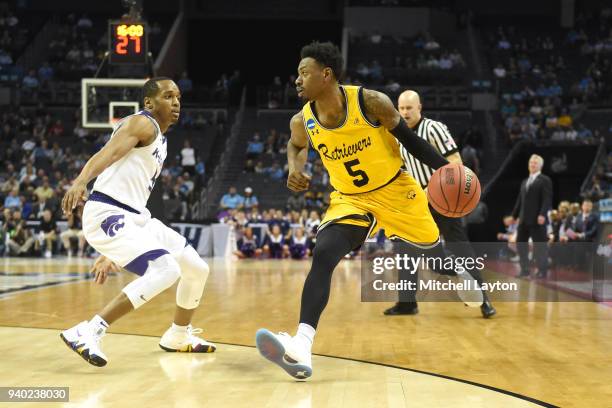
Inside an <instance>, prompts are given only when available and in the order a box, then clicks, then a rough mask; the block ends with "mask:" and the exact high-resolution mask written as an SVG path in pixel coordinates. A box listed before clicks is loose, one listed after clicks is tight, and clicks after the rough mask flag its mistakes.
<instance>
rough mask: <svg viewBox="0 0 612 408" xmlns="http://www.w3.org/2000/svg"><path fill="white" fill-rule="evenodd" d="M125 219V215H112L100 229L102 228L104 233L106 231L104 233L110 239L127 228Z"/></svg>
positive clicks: (103, 222)
mask: <svg viewBox="0 0 612 408" xmlns="http://www.w3.org/2000/svg"><path fill="white" fill-rule="evenodd" d="M124 218H125V215H122V214H121V215H111V216H110V217H108V218H107V219H105V220H104V221H102V224H101V225H100V228H102V231H104V233H105V234H106V235H108V236H109V237H114V236H115V235H116V234H117V232H118V231H119V230H120V229H121V228H123V227H125V221H124V220H123V219H124Z"/></svg>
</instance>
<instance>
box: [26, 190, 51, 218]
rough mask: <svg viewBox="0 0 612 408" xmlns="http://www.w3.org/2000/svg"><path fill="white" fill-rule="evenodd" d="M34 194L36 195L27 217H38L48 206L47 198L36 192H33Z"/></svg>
mask: <svg viewBox="0 0 612 408" xmlns="http://www.w3.org/2000/svg"><path fill="white" fill-rule="evenodd" d="M34 196H35V197H36V201H34V203H33V205H32V210H31V212H30V215H29V217H28V218H30V219H39V218H41V217H42V216H43V212H44V211H45V209H47V208H49V207H48V206H47V200H46V198H45V197H39V196H37V195H36V194H34ZM51 211H53V209H51Z"/></svg>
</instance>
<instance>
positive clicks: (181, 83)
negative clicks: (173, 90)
mask: <svg viewBox="0 0 612 408" xmlns="http://www.w3.org/2000/svg"><path fill="white" fill-rule="evenodd" d="M176 84H177V85H178V87H179V89H180V90H181V93H184V94H189V93H191V92H192V91H193V81H192V80H191V79H190V78H189V76H188V75H187V71H183V73H182V74H181V78H180V79H179V80H178V81H176Z"/></svg>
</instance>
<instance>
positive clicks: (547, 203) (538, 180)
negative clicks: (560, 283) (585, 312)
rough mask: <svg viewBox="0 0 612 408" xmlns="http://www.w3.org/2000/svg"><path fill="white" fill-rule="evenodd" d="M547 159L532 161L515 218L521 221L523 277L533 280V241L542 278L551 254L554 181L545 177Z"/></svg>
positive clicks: (539, 158)
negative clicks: (548, 219)
mask: <svg viewBox="0 0 612 408" xmlns="http://www.w3.org/2000/svg"><path fill="white" fill-rule="evenodd" d="M543 165H544V159H543V158H542V157H540V156H538V155H536V154H534V155H532V156H531V157H530V158H529V165H528V168H529V177H528V178H527V179H525V180H523V182H522V183H521V190H520V192H519V196H518V199H517V200H516V204H515V205H514V211H512V216H513V217H514V218H515V219H516V218H517V217H518V219H519V222H518V229H517V237H516V241H517V247H518V252H519V257H520V265H521V273H520V275H519V277H526V276H529V258H528V245H527V241H529V238H530V237H531V239H532V240H533V242H534V255H535V260H536V263H537V266H538V274H537V277H538V278H546V274H547V271H548V253H547V252H548V251H547V248H546V244H544V242H546V215H547V213H548V210H550V208H551V206H552V181H551V180H550V178H549V177H548V176H546V175H544V174H542V166H543Z"/></svg>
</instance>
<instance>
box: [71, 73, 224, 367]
mask: <svg viewBox="0 0 612 408" xmlns="http://www.w3.org/2000/svg"><path fill="white" fill-rule="evenodd" d="M143 96H144V110H142V111H140V112H138V113H136V114H134V115H131V116H128V117H126V118H124V119H123V120H121V121H120V122H119V123H118V124H117V126H116V127H115V129H114V131H113V134H112V136H111V139H110V140H109V141H108V143H107V144H106V145H105V146H104V147H103V148H102V149H101V150H100V151H99V152H98V153H96V154H94V155H93V156H92V157H91V158H90V159H89V161H88V162H87V163H86V164H85V166H84V167H83V170H82V171H81V174H80V175H79V176H78V177H77V178H76V180H74V183H73V185H72V187H71V188H70V189H69V190H68V192H66V195H65V196H64V199H63V200H62V209H63V210H64V213H65V214H69V213H71V212H72V211H73V210H74V209H75V208H76V207H77V206H78V205H79V204H80V203H81V202H82V200H84V199H85V194H86V191H87V184H88V183H89V182H90V181H91V180H93V179H94V178H96V177H97V180H96V182H95V183H94V186H93V190H92V192H91V194H90V195H89V197H88V198H87V202H86V204H85V207H84V209H83V232H84V234H85V238H86V239H87V242H88V243H89V244H90V245H91V246H93V247H94V248H95V249H96V250H97V251H98V252H100V253H101V254H102V258H100V259H99V260H98V261H97V262H96V264H95V265H94V271H95V272H96V281H97V282H98V283H103V282H104V280H105V275H106V273H107V272H108V271H109V270H111V269H117V268H118V266H120V267H123V268H124V269H126V270H128V271H130V272H133V273H135V274H137V275H139V278H137V279H135V280H134V281H132V282H131V283H129V284H128V285H127V286H126V287H125V288H123V290H122V291H121V293H119V295H117V296H116V297H115V298H114V299H113V300H112V301H111V302H110V303H109V304H108V305H106V307H104V308H103V309H102V310H101V311H100V312H99V313H98V314H96V315H95V316H94V317H93V318H92V319H91V320H89V321H84V322H81V323H79V324H77V325H76V326H74V327H72V328H70V329H68V330H65V331H63V332H62V333H61V335H60V336H61V338H62V339H63V340H64V342H65V343H66V344H67V345H68V346H69V347H70V348H71V349H72V350H74V351H75V352H77V353H78V354H79V355H80V356H81V357H83V358H84V359H85V360H86V361H87V362H89V363H90V364H92V365H95V366H98V367H102V366H104V365H106V363H107V361H108V359H107V358H106V356H105V355H104V353H103V352H102V350H101V347H100V339H101V338H102V336H103V335H104V334H105V332H106V329H107V328H108V327H109V325H110V324H112V323H113V322H115V321H116V320H117V319H119V318H120V317H121V316H123V315H125V314H126V313H128V312H131V311H132V310H134V309H137V308H139V307H140V306H142V305H144V304H145V303H146V302H148V301H149V300H151V299H153V298H154V297H155V296H157V295H158V294H159V293H161V292H162V291H164V290H165V289H167V288H169V287H170V286H172V285H173V284H174V283H175V282H176V281H177V280H178V288H177V291H176V312H175V315H174V323H172V326H171V327H170V328H169V329H168V330H167V331H166V332H165V333H164V335H163V336H162V338H161V341H160V342H159V345H160V347H161V348H162V349H164V350H166V351H183V352H195V353H199V352H213V351H215V349H216V346H215V345H214V344H212V343H209V342H207V341H206V340H203V339H201V338H199V337H197V336H195V334H196V333H199V332H200V330H199V329H193V328H192V326H191V318H192V316H193V313H194V312H195V310H196V308H197V307H198V305H199V303H200V298H201V297H202V292H203V290H204V285H205V283H206V279H207V278H208V273H209V269H208V265H207V264H206V262H204V261H203V260H202V258H200V256H199V255H198V253H197V252H196V251H195V250H194V249H193V247H191V246H190V245H188V244H187V242H186V239H185V238H184V237H183V236H181V235H180V234H179V233H177V232H176V231H174V230H173V229H171V228H169V227H167V226H165V225H164V224H163V223H162V222H160V221H159V220H157V219H155V218H151V213H150V212H149V211H148V210H147V209H146V207H145V206H146V204H147V200H148V199H149V195H150V193H151V190H153V186H154V184H155V181H156V179H157V177H158V176H159V175H160V173H161V169H162V166H163V163H164V159H165V158H166V154H167V150H166V149H167V143H166V137H165V136H164V135H163V133H164V132H165V131H166V130H167V129H168V128H169V127H170V126H171V125H173V124H175V123H176V122H177V121H178V118H179V113H180V98H181V94H180V92H179V89H178V87H177V86H176V84H175V83H174V82H173V81H172V80H171V79H170V78H165V77H158V78H152V79H150V80H148V81H147V82H146V83H145V84H144V86H143Z"/></svg>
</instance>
